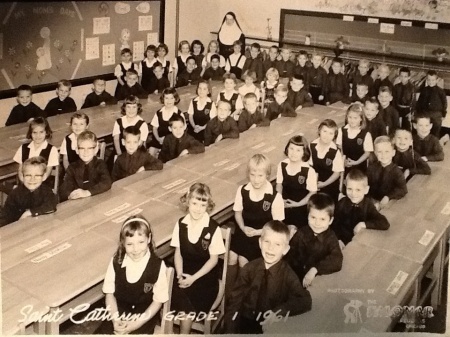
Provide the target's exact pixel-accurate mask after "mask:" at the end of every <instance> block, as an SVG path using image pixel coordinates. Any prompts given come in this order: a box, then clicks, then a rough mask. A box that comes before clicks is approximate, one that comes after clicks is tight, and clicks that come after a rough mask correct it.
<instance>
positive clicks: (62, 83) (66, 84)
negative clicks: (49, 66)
mask: <svg viewBox="0 0 450 337" xmlns="http://www.w3.org/2000/svg"><path fill="white" fill-rule="evenodd" d="M61 87H67V88H69V90H70V89H71V88H72V83H70V81H69V80H59V81H58V86H57V88H58V89H59V88H61Z"/></svg>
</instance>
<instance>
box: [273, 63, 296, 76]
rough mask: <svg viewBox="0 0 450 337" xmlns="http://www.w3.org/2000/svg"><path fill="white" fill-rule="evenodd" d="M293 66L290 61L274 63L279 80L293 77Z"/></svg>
mask: <svg viewBox="0 0 450 337" xmlns="http://www.w3.org/2000/svg"><path fill="white" fill-rule="evenodd" d="M294 68H295V64H294V63H293V62H291V60H287V61H284V60H279V61H277V63H276V69H277V70H278V74H279V75H280V78H291V76H293V75H294Z"/></svg>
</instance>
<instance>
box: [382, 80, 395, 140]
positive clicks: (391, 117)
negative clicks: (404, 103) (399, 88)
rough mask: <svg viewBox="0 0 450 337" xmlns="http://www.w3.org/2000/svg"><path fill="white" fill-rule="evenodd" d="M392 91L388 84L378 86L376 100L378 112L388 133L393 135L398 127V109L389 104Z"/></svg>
mask: <svg viewBox="0 0 450 337" xmlns="http://www.w3.org/2000/svg"><path fill="white" fill-rule="evenodd" d="M391 101H392V91H391V89H390V88H389V87H388V86H382V87H380V90H379V93H378V102H380V111H379V114H380V115H381V116H382V117H383V121H384V124H386V126H387V133H388V135H393V134H394V133H395V130H397V129H398V128H399V127H400V119H399V115H398V111H397V110H396V109H395V108H394V107H393V106H392V105H391Z"/></svg>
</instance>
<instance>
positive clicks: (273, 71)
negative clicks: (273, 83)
mask: <svg viewBox="0 0 450 337" xmlns="http://www.w3.org/2000/svg"><path fill="white" fill-rule="evenodd" d="M269 75H275V77H276V78H277V80H278V79H279V78H280V73H279V72H278V70H277V69H276V68H269V69H267V71H266V78H268V76H269Z"/></svg>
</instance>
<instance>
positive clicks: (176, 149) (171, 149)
mask: <svg viewBox="0 0 450 337" xmlns="http://www.w3.org/2000/svg"><path fill="white" fill-rule="evenodd" d="M183 150H188V151H189V153H190V154H198V153H202V152H205V145H203V144H202V143H201V142H199V141H198V140H196V139H195V138H194V137H192V136H191V135H189V134H187V133H186V132H185V133H184V135H183V136H182V137H181V138H176V137H175V136H174V135H173V134H171V133H170V134H168V135H167V136H166V137H164V141H163V144H162V148H161V152H160V153H159V159H160V160H161V161H162V162H163V163H166V162H168V161H169V160H172V159H175V158H177V157H178V156H179V155H180V153H181V152H182V151H183Z"/></svg>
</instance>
